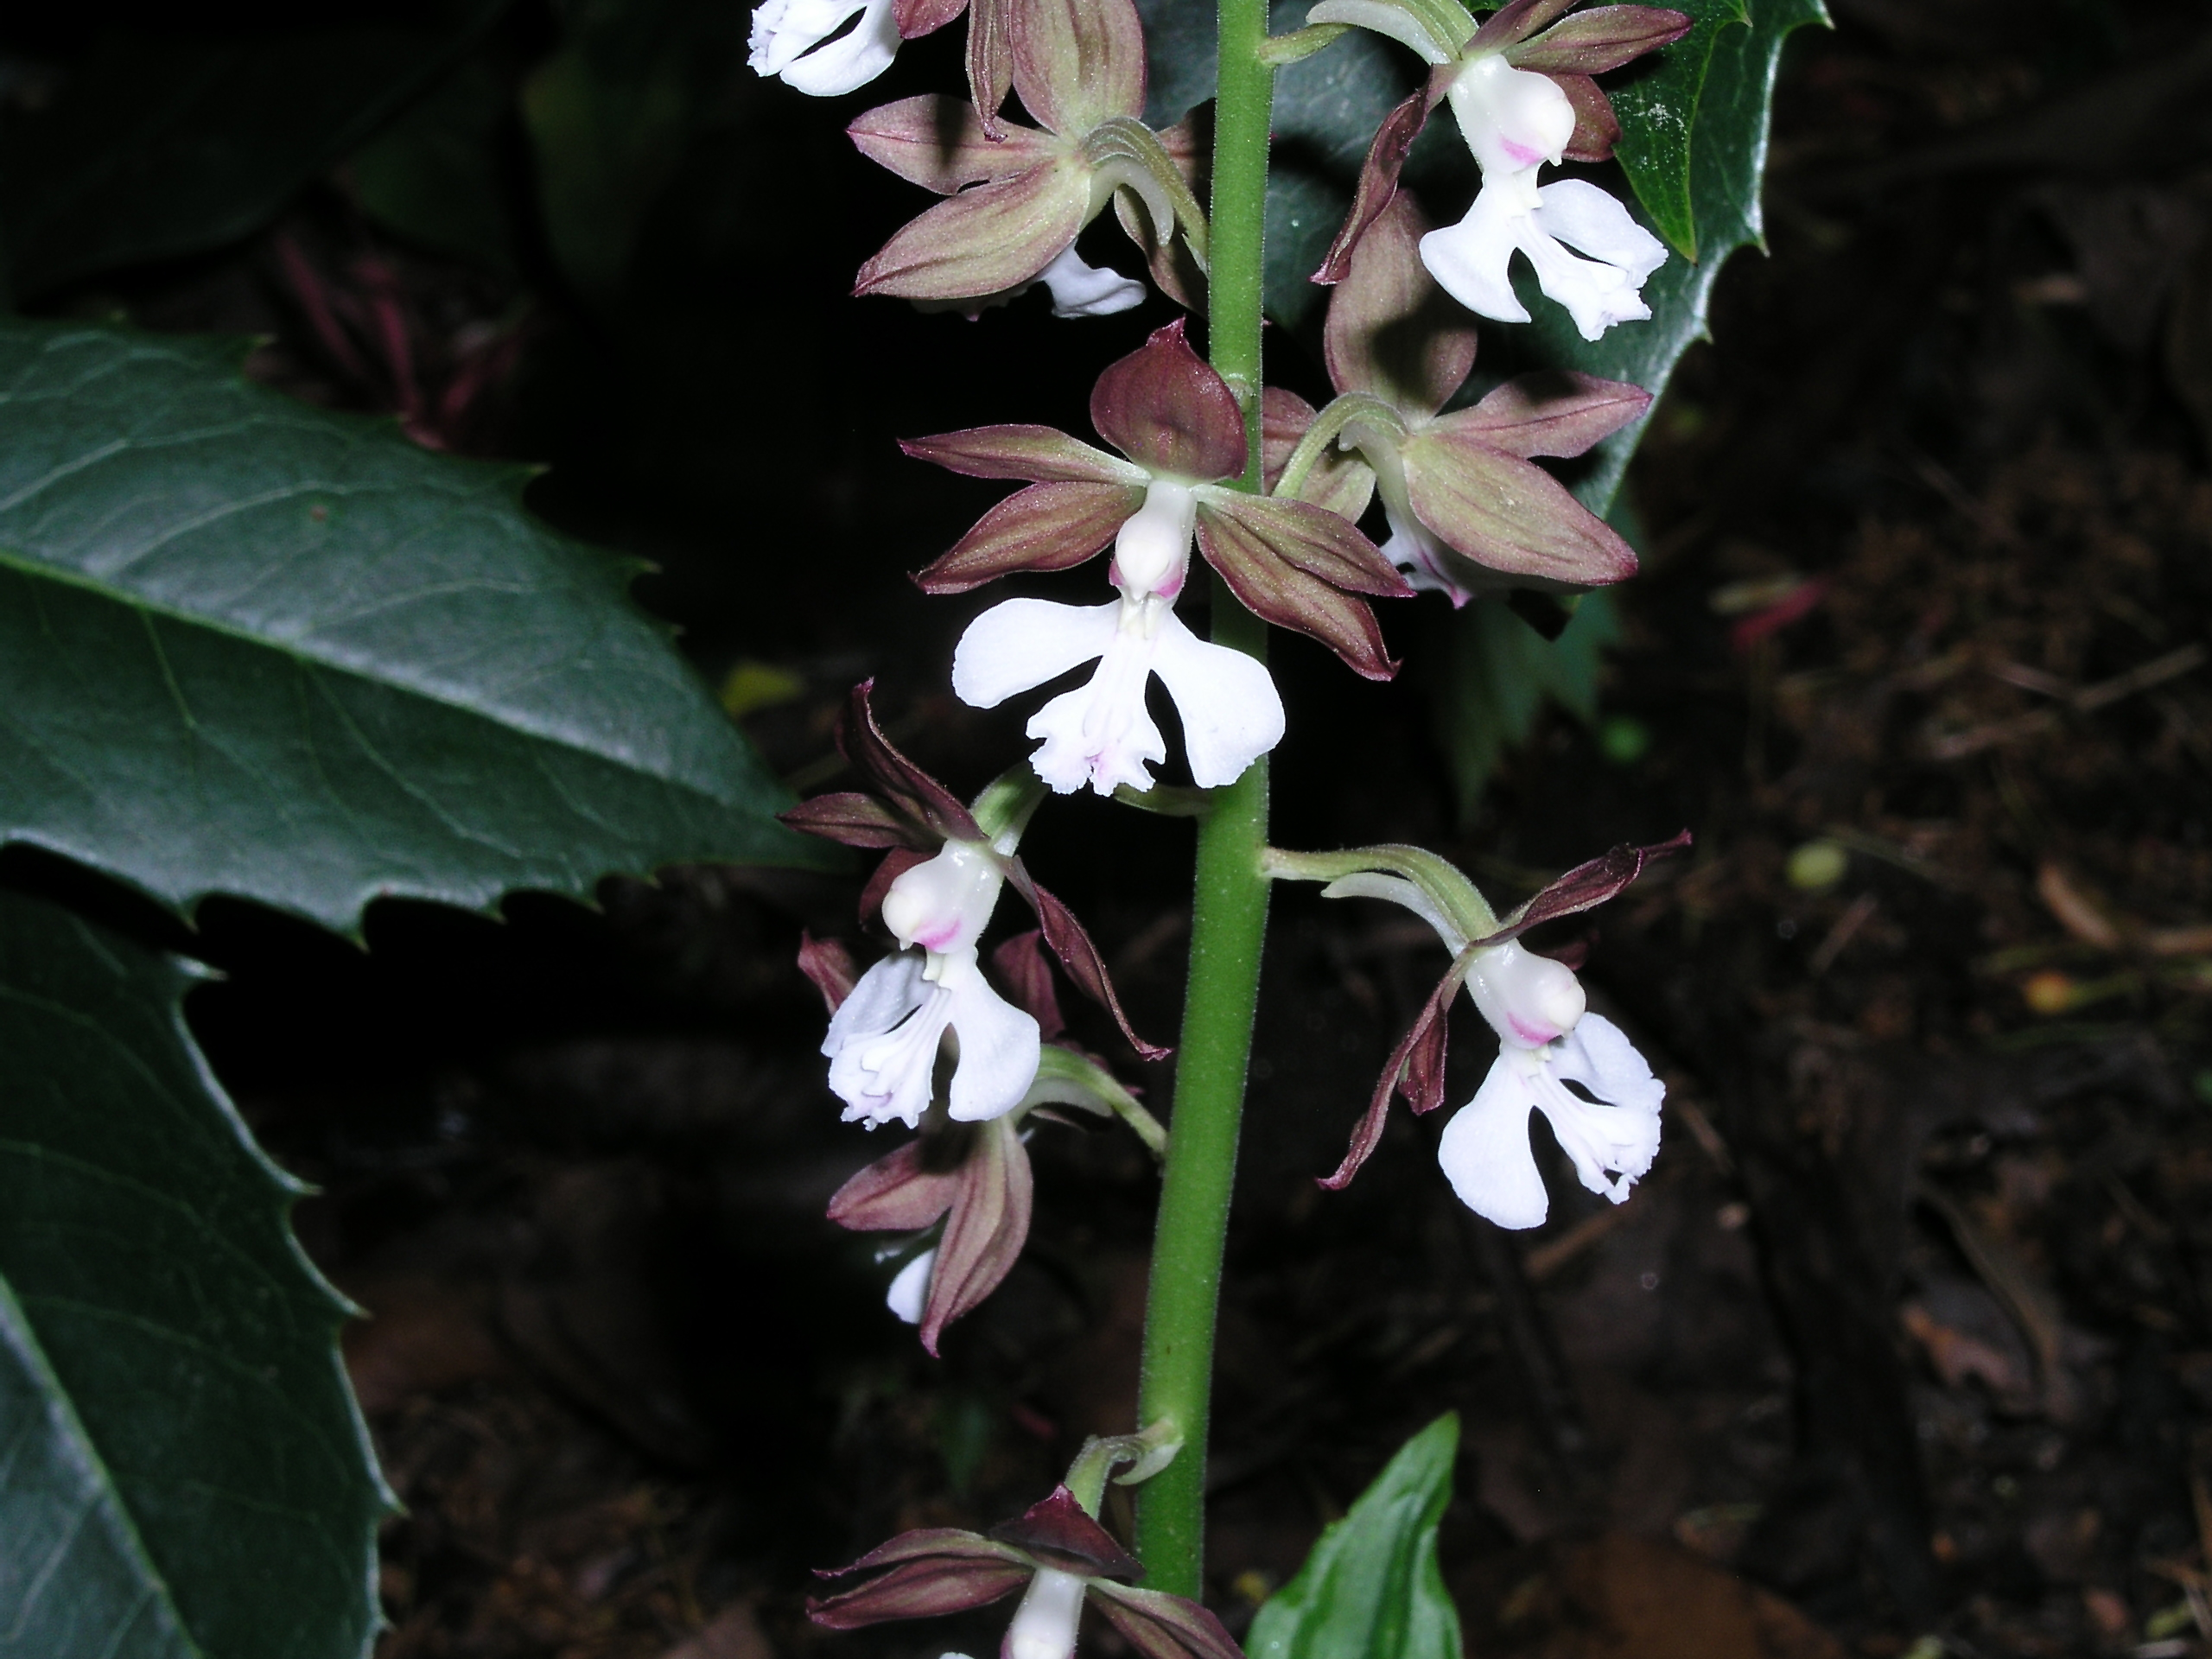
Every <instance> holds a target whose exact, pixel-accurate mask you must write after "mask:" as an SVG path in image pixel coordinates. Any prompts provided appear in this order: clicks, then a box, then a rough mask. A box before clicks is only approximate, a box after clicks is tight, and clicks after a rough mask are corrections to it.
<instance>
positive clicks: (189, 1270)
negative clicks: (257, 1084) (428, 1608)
mask: <svg viewBox="0 0 2212 1659" xmlns="http://www.w3.org/2000/svg"><path fill="white" fill-rule="evenodd" d="M192 982H193V976H192V974H191V973H190V971H189V970H188V969H186V968H184V967H183V966H182V965H181V964H180V963H176V962H175V961H172V960H171V959H169V958H168V957H162V956H160V955H157V954H156V953H154V952H152V951H149V950H145V949H143V947H141V946H138V945H137V944H131V943H130V942H128V941H126V940H124V939H122V938H117V937H116V936H114V935H111V934H109V933H105V932H104V931H101V930H99V929H98V928H95V927H93V926H92V925H90V924H88V923H86V922H84V921H81V920H79V919H78V918H75V917H73V916H71V915H69V914H67V912H63V911H60V910H58V909H55V908H54V907H53V906H48V905H47V904H44V903H42V902H41V901H39V900H36V899H26V898H22V897H18V896H15V895H0V1448H4V1450H3V1451H0V1649H4V1650H5V1651H7V1652H9V1653H20V1654H22V1655H24V1656H26V1659H29V1656H33V1655H35V1656H36V1659H359V1656H361V1655H363V1654H365V1652H366V1651H367V1649H368V1647H369V1644H370V1643H371V1641H372V1639H373V1637H374V1634H375V1630H376V1625H377V1617H378V1614H377V1602H376V1594H375V1580H376V1529H377V1523H378V1520H379V1519H380V1518H381V1517H382V1516H383V1515H384V1514H385V1513H386V1512H387V1511H388V1510H389V1507H390V1504H391V1499H390V1496H389V1494H388V1493H387V1492H386V1491H385V1487H384V1484H383V1482H382V1480H381V1479H380V1478H379V1477H378V1473H377V1470H376V1464H375V1459H374V1456H373V1454H372V1452H371V1451H370V1449H369V1446H368V1440H367V1435H366V1433H365V1431H364V1429H363V1427H362V1424H361V1420H360V1416H359V1412H358V1411H357V1410H356V1408H355V1407H354V1404H353V1396H352V1395H351V1394H350V1392H349V1391H348V1389H347V1388H346V1377H345V1373H344V1371H343V1370H342V1369H341V1368H340V1364H339V1360H338V1353H337V1343H336V1338H337V1332H338V1326H339V1323H340V1319H342V1318H343V1317H344V1313H345V1307H344V1304H343V1303H342V1302H341V1301H340V1299H339V1297H338V1296H337V1295H336V1294H335V1293H334V1292H333V1291H332V1290H331V1289H330V1287H328V1286H327V1284H325V1283H324V1282H323V1281H322V1280H321V1277H320V1276H319V1275H318V1274H316V1273H315V1269H314V1268H312V1267H311V1266H310V1265H309V1264H308V1262H307V1260H306V1258H305V1257H304V1256H303V1255H302V1254H301V1253H300V1249H299V1247H298V1245H297V1244H296V1243H295V1242H294V1240H293V1238H292V1235H291V1230H290V1228H289V1224H288V1221H287V1214H288V1212H289V1210H290V1208H291V1205H292V1203H293V1201H294V1199H295V1198H297V1197H298V1195H299V1193H300V1192H301V1188H300V1186H299V1185H298V1184H297V1183H296V1182H294V1181H292V1180H290V1179H288V1178H287V1177H286V1176H284V1175H283V1173H281V1172H280V1171H278V1170H277V1168H276V1167H275V1166H273V1165H271V1164H270V1162H269V1161H268V1160H267V1159H266V1158H265V1157H264V1156H263V1155H262V1154H261V1153H260V1151H259V1150H258V1149H257V1147H255V1146H254V1144H253V1141H252V1138H251V1135H249V1134H248V1133H247V1130H246V1128H245V1125H244V1124H243V1123H242V1122H239V1120H238V1115H237V1113H236V1112H235V1111H234V1110H233V1109H232V1107H231V1104H230V1103H229V1102H228V1101H227V1100H226V1099H225V1098H224V1096H223V1094H222V1092H221V1090H219V1088H218V1087H217V1086H216V1084H215V1083H214V1081H213V1078H212V1077H209V1075H208V1074H207V1067H206V1065H205V1063H204V1062H203V1061H202V1060H201V1059H200V1054H199V1052H198V1051H197V1049H195V1048H194V1046H193V1043H192V1039H191V1038H190V1037H189V1036H188V1034H187V1033H186V1031H185V1028H184V1024H183V1020H182V1016H181V1009H180V1007H179V999H180V998H181V995H183V993H184V991H185V990H186V988H188V986H189V985H190V984H191V983H192Z"/></svg>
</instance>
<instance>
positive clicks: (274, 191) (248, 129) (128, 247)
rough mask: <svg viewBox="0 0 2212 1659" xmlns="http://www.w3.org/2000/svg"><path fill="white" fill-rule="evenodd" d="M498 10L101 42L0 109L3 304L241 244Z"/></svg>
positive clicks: (365, 12) (363, 13) (356, 14)
mask: <svg viewBox="0 0 2212 1659" xmlns="http://www.w3.org/2000/svg"><path fill="white" fill-rule="evenodd" d="M506 3H507V0H442V3H432V4H428V5H423V6H409V7H376V8H346V9H344V10H345V11H346V13H348V14H350V15H346V16H337V17H331V18H310V19H308V20H307V21H302V20H301V19H298V18H293V19H288V20H286V21H285V22H282V23H278V24H271V25H268V26H264V27H238V26H237V25H235V24H232V25H230V26H225V27H215V28H194V27H193V26H192V25H191V24H190V23H189V22H184V23H182V24H181V25H177V26H172V27H170V28H167V29H158V30H157V29H121V30H117V31H113V32H111V33H107V34H105V35H103V36H102V37H101V39H100V41H99V43H98V44H97V45H96V46H94V47H93V48H92V49H91V51H90V53H89V54H87V55H86V57H85V58H84V59H83V60H81V61H79V62H77V63H74V64H73V65H71V66H70V68H69V72H68V73H67V75H66V76H65V77H63V78H62V79H61V80H60V93H59V95H58V96H56V97H54V98H53V99H51V100H50V101H45V102H34V101H33V100H29V99H10V101H9V104H8V108H7V114H6V119H5V121H4V125H0V131H4V137H5V141H6V151H7V165H6V167H5V168H0V230H4V232H5V234H4V238H0V240H4V243H5V246H6V249H7V259H8V266H9V271H8V274H9V278H10V283H12V285H13V287H14V289H15V292H16V297H17V298H18V299H21V298H24V297H27V296H37V295H40V294H42V293H46V292H48V291H49V290H51V289H56V288H59V287H61V286H63V285H64V284H67V283H72V282H76V281H79V280H80V279H82V278H84V277H92V276H98V275H99V274H101V273H103V272H105V271H110V270H118V269H120V268H122V267H124V266H127V265H134V264H143V263H144V262H146V261H148V260H154V259H173V258H175V257H179V256H181V255H184V254H191V253H199V252H202V251H206V250H207V249H210V248H217V247H220V246H222V245H225V244H226V243H229V242H233V241H236V240H238V238H242V237H245V236H247V235H250V234H251V233H252V232H254V231H256V230H257V229H259V228H260V226H263V225H264V224H265V223H267V222H268V220H269V219H270V218H271V217H273V216H274V215H275V214H276V213H277V212H278V211H280V210H281V209H282V208H283V207H284V205H285V204H286V203H287V202H289V200H291V199H292V198H293V197H294V196H295V195H296V194H298V193H299V191H300V190H301V189H302V188H303V187H304V186H306V185H307V184H308V183H309V182H311V181H314V180H315V179H316V178H319V177H321V175H322V174H323V173H324V172H325V171H326V170H327V168H329V166H330V164H331V163H332V162H334V161H336V160H337V159H338V158H339V157H340V156H343V155H345V154H346V151H347V150H348V149H352V148H353V146H354V145H355V144H358V143H360V142H361V141H362V140H363V139H365V138H366V137H368V136H369V135H370V134H371V133H372V132H374V131H375V130H377V129H378V127H379V126H381V125H382V124H384V123H385V121H386V120H388V119H390V118H391V117H392V116H393V115H394V114H395V113H397V111H399V110H401V109H403V108H404V107H405V106H406V105H407V103H408V102H409V100H410V99H413V98H414V97H415V96H416V94H417V93H418V92H421V90H422V89H423V87H424V86H427V85H428V84H429V82H430V81H431V80H432V79H435V77H436V76H437V75H438V74H439V73H441V72H442V71H443V70H444V69H445V68H447V67H448V66H450V65H451V64H452V63H454V61H455V60H457V59H458V58H459V57H460V56H461V54H462V53H464V52H465V51H466V50H467V48H468V47H469V45H470V44H471V43H472V42H473V41H475V40H476V39H477V38H478V37H479V36H480V35H481V34H482V33H483V31H484V30H485V29H486V28H487V27H489V25H490V24H491V23H492V22H493V20H494V19H495V18H496V17H497V16H499V13H500V12H501V11H502V10H505V6H506ZM308 10H309V11H310V12H311V11H313V10H315V9H312V8H310V9H308Z"/></svg>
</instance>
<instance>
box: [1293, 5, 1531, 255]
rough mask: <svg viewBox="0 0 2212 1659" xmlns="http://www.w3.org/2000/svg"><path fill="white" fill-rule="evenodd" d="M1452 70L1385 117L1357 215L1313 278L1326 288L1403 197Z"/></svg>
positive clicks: (1363, 171)
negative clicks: (1411, 159)
mask: <svg viewBox="0 0 2212 1659" xmlns="http://www.w3.org/2000/svg"><path fill="white" fill-rule="evenodd" d="M1499 15H1500V16H1503V13H1501V14H1499ZM1491 21H1493V22H1495V21H1496V19H1492V20H1491ZM1478 38H1479V37H1478ZM1449 67H1450V66H1448V65H1447V66H1446V67H1445V68H1444V69H1441V70H1438V71H1435V72H1433V73H1431V74H1430V75H1429V78H1428V79H1427V83H1426V84H1424V85H1423V86H1421V87H1419V88H1417V89H1416V90H1415V91H1414V94H1413V96H1412V97H1410V98H1408V99H1406V101H1405V102H1404V103H1402V104H1401V105H1398V107H1397V108H1396V109H1395V110H1393V111H1390V113H1389V114H1388V115H1386V116H1384V117H1383V124H1382V125H1381V126H1380V127H1377V128H1376V130H1375V139H1374V142H1373V143H1370V144H1369V145H1368V147H1367V159H1366V160H1365V161H1364V162H1361V163H1360V168H1359V187H1358V188H1357V190H1355V191H1354V192H1353V193H1352V199H1351V212H1350V213H1347V214H1345V215H1344V226H1343V228H1341V229H1340V230H1338V232H1337V239H1336V240H1335V241H1333V242H1332V243H1330V244H1329V253H1328V257H1326V258H1325V259H1323V260H1322V261H1321V268H1320V270H1317V271H1315V272H1314V273H1313V281H1315V282H1317V283H1321V284H1322V285H1323V286H1325V287H1326V286H1328V285H1330V284H1332V283H1341V282H1342V281H1344V278H1345V277H1346V276H1347V275H1349V274H1350V273H1351V255H1352V250H1353V249H1354V248H1357V246H1358V245H1359V242H1360V238H1362V237H1363V236H1365V235H1366V234H1367V227H1368V226H1370V225H1372V224H1373V223H1374V222H1375V221H1376V219H1379V218H1380V217H1381V216H1382V213H1383V209H1384V208H1385V207H1389V205H1390V202H1391V199H1392V198H1393V197H1395V195H1396V194H1398V175H1399V174H1400V173H1402V171H1404V170H1405V165H1406V155H1407V152H1408V151H1409V150H1411V149H1413V147H1414V139H1416V138H1418V137H1421V129H1422V128H1423V127H1425V126H1427V124H1428V118H1429V116H1430V115H1431V114H1432V113H1433V111H1435V108H1436V106H1437V105H1439V104H1440V103H1442V102H1443V100H1444V94H1445V92H1446V89H1447V88H1448V87H1449V86H1451V84H1452V83H1451V76H1450V74H1449V73H1448V70H1449Z"/></svg>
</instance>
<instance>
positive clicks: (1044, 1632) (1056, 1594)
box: [999, 1567, 1084, 1659]
mask: <svg viewBox="0 0 2212 1659" xmlns="http://www.w3.org/2000/svg"><path fill="white" fill-rule="evenodd" d="M1083 1591H1084V1580H1082V1579H1081V1578H1079V1577H1078V1576H1077V1575H1076V1574H1075V1573H1063V1572H1061V1571H1060V1570H1059V1569H1058V1568H1057V1567H1039V1568H1038V1569H1037V1576H1036V1577H1035V1578H1034V1579H1033V1580H1030V1584H1029V1589H1028V1592H1027V1594H1025V1595H1024V1596H1023V1597H1022V1598H1021V1605H1020V1606H1019V1607H1017V1608H1016V1609H1015V1610H1014V1623H1013V1624H1009V1625H1007V1631H1006V1641H1005V1643H1004V1644H1003V1645H1002V1646H1001V1648H1000V1649H999V1659H1069V1656H1071V1654H1073V1653H1074V1652H1075V1632H1076V1624H1077V1621H1078V1620H1079V1619H1081V1618H1082V1617H1083Z"/></svg>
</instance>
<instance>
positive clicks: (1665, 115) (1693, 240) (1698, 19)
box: [1610, 0, 1751, 259]
mask: <svg viewBox="0 0 2212 1659" xmlns="http://www.w3.org/2000/svg"><path fill="white" fill-rule="evenodd" d="M1749 3H1750V0H1680V3H1678V4H1677V5H1675V8H1674V9H1675V10H1677V11H1680V12H1681V13H1683V14H1684V15H1685V16H1688V18H1689V19H1690V29H1689V33H1688V34H1687V35H1683V36H1682V37H1681V39H1680V40H1678V41H1673V42H1671V43H1670V44H1669V45H1666V46H1663V47H1662V48H1659V50H1658V51H1656V52H1655V53H1653V54H1651V55H1650V56H1649V57H1648V58H1645V59H1643V60H1639V61H1638V63H1637V72H1636V73H1634V74H1633V75H1631V76H1629V77H1626V78H1625V79H1624V83H1623V84H1622V85H1620V86H1616V87H1615V88H1614V89H1613V90H1612V92H1611V95H1610V96H1611V103H1612V106H1613V113H1614V115H1615V116H1617V117H1618V118H1619V120H1620V124H1621V136H1620V137H1619V139H1618V141H1616V142H1615V143H1614V145H1613V154H1614V156H1616V157H1617V158H1618V160H1619V162H1620V164H1621V171H1622V172H1624V173H1625V174H1627V175H1628V181H1629V184H1630V187H1632V188H1634V190H1635V191H1636V199H1637V200H1638V201H1640V202H1642V203H1643V211H1644V213H1645V214H1646V216H1647V217H1649V219H1650V220H1651V226H1652V228H1653V229H1654V230H1656V231H1657V232H1659V234H1660V235H1661V236H1662V237H1663V238H1665V239H1666V240H1667V241H1668V242H1669V244H1670V245H1672V246H1673V248H1674V250H1675V253H1676V254H1677V255H1678V256H1680V257H1683V258H1686V259H1695V258H1696V257H1698V213H1697V207H1696V204H1695V202H1694V200H1692V197H1691V189H1690V158H1691V156H1692V154H1693V137H1694V134H1695V132H1696V129H1697V112H1698V105H1699V101H1700V97H1701V95H1702V94H1703V92H1704V91H1705V78H1706V73H1707V70H1708V69H1709V68H1710V67H1711V65H1712V61H1713V46H1714V44H1715V42H1717V41H1719V37H1720V35H1721V32H1722V30H1723V29H1725V28H1726V27H1728V26H1730V25H1734V26H1736V27H1738V28H1741V27H1742V26H1743V25H1744V24H1745V23H1748V22H1750V21H1751V14H1750V10H1749Z"/></svg>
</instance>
